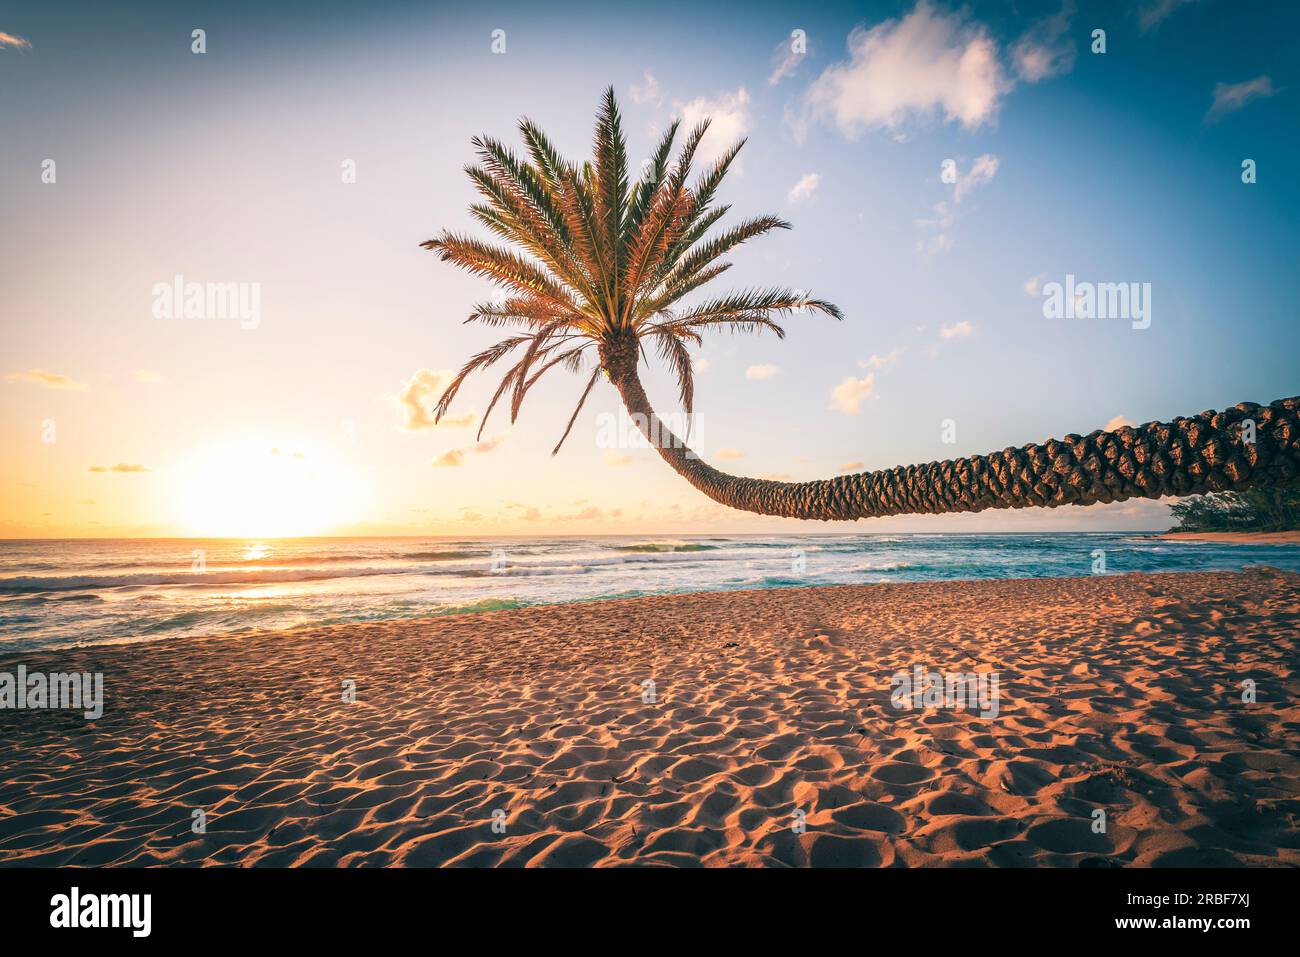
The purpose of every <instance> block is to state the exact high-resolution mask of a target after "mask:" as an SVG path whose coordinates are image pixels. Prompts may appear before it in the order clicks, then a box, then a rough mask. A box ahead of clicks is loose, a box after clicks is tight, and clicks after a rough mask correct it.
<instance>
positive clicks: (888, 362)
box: [858, 347, 903, 369]
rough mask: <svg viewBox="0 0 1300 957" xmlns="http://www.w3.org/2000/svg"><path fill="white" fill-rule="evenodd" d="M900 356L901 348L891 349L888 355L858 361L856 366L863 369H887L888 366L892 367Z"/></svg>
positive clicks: (873, 356)
mask: <svg viewBox="0 0 1300 957" xmlns="http://www.w3.org/2000/svg"><path fill="white" fill-rule="evenodd" d="M902 354H903V350H902V348H901V347H899V348H896V349H891V350H890V351H889V352H888V353H886V354H885V355H883V356H878V355H874V354H873V355H872V356H871V357H870V358H867V359H862V360H860V361H859V362H858V365H859V366H860V367H861V368H863V369H888V368H889V367H890V366H892V365H893V364H894V363H895V362H897V361H898V359H899V356H901V355H902Z"/></svg>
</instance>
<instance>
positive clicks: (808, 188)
mask: <svg viewBox="0 0 1300 957" xmlns="http://www.w3.org/2000/svg"><path fill="white" fill-rule="evenodd" d="M821 179H822V178H821V176H819V175H818V174H817V173H808V174H806V175H805V176H804V177H803V178H802V179H800V180H799V182H797V183H795V184H794V185H793V186H791V187H790V192H789V193H788V194H787V195H786V202H787V203H788V204H789V205H791V206H793V205H794V204H795V203H801V202H803V201H804V200H808V199H812V197H813V194H814V193H815V192H817V185H818V184H819V183H820V182H821Z"/></svg>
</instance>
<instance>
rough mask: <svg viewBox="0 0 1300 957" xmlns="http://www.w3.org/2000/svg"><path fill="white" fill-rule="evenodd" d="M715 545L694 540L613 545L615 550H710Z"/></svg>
mask: <svg viewBox="0 0 1300 957" xmlns="http://www.w3.org/2000/svg"><path fill="white" fill-rule="evenodd" d="M717 548H718V546H717V545H700V544H696V543H694V542H683V543H680V544H676V543H672V542H642V543H640V544H638V545H615V546H614V551H616V552H711V551H716V550H717Z"/></svg>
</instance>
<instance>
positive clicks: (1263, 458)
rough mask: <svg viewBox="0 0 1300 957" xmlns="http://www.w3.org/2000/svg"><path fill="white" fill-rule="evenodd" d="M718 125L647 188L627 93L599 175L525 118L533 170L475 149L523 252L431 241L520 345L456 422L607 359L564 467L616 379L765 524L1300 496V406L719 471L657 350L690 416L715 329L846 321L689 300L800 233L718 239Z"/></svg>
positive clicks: (808, 307)
mask: <svg viewBox="0 0 1300 957" xmlns="http://www.w3.org/2000/svg"><path fill="white" fill-rule="evenodd" d="M708 125H709V124H708V122H707V121H705V122H703V123H701V124H699V125H698V126H696V127H695V128H694V129H693V130H691V131H690V133H689V134H688V135H687V137H686V139H685V142H684V145H683V146H682V149H681V151H680V152H679V153H678V155H677V158H676V160H675V161H670V159H671V154H672V149H673V144H674V141H675V140H676V136H677V132H678V124H677V123H676V122H674V123H673V124H672V125H671V126H670V127H669V128H668V130H667V131H666V132H665V133H664V135H663V137H662V138H661V139H660V141H659V145H658V147H657V148H656V149H655V151H654V154H653V156H652V157H651V158H650V159H649V160H647V161H646V163H645V164H644V165H643V167H642V170H641V174H642V175H641V178H640V179H639V180H638V181H637V182H635V183H631V184H629V170H628V159H627V148H626V143H625V141H624V138H623V131H622V121H621V118H620V116H619V111H618V104H617V103H616V102H615V99H614V90H613V88H612V87H610V88H609V89H607V90H606V91H605V93H604V96H603V97H602V101H601V106H600V111H599V115H598V117H597V120H596V133H595V144H594V153H595V156H594V159H593V161H592V162H589V163H584V164H583V165H582V166H576V165H574V164H572V163H569V162H567V161H566V160H564V159H563V158H562V157H561V156H560V154H559V153H558V152H557V151H556V149H555V147H554V146H553V145H552V143H551V141H550V140H549V139H548V138H547V137H546V135H545V134H544V133H543V132H542V131H541V130H540V129H539V128H538V127H537V126H536V125H535V124H533V123H532V122H530V121H529V120H527V119H524V120H521V121H520V124H519V131H520V134H521V135H522V137H523V142H524V145H525V147H526V148H527V152H528V159H520V158H519V157H518V156H516V155H515V154H514V153H512V152H511V151H510V150H509V149H508V148H507V147H505V146H504V145H502V144H501V143H500V142H498V141H497V140H494V139H491V138H488V137H477V138H475V139H474V141H473V143H474V146H475V148H476V150H477V153H478V157H479V165H477V166H468V167H466V172H467V173H468V174H469V176H470V178H471V179H472V180H473V182H474V185H475V186H476V187H477V188H478V191H479V192H480V193H481V194H482V195H483V198H484V199H485V202H483V203H478V204H475V205H474V206H472V207H471V208H470V212H471V214H472V215H473V217H474V218H475V219H476V220H477V221H478V222H479V223H481V224H482V225H483V226H485V227H486V228H487V229H488V230H490V231H491V232H493V233H495V234H496V235H497V236H499V237H501V238H502V239H504V240H505V241H506V242H507V243H509V244H511V245H513V246H515V247H517V248H518V250H519V251H515V250H513V249H510V248H506V247H502V246H497V245H492V244H490V243H486V242H482V241H480V240H478V239H474V238H471V237H469V236H464V235H458V234H455V233H452V232H449V231H444V232H443V234H442V235H441V236H439V237H438V238H436V239H430V240H428V241H427V242H425V243H422V244H421V245H423V246H424V247H425V248H426V249H433V250H437V251H438V252H439V253H440V254H441V256H442V258H443V259H444V260H446V261H449V262H452V263H455V264H456V265H458V266H460V267H462V268H464V269H466V270H468V271H470V272H472V273H475V274H478V275H482V276H485V277H487V278H489V279H491V280H492V281H493V282H495V283H496V284H497V285H498V286H500V287H502V289H503V290H504V291H505V296H504V297H503V298H501V299H498V300H497V301H494V302H484V303H481V304H479V305H477V306H475V307H474V310H473V312H472V313H471V314H470V316H469V319H467V320H466V321H467V322H479V323H483V324H486V325H489V326H493V327H513V328H514V329H515V330H516V334H515V335H511V336H509V337H507V338H505V339H502V340H501V341H500V342H498V343H497V344H495V345H493V346H492V347H491V348H488V349H485V350H483V351H482V352H480V353H478V354H477V355H475V356H474V357H473V358H471V359H470V360H469V361H468V362H467V363H466V364H465V365H464V367H463V368H462V369H461V370H460V372H459V373H458V374H457V375H456V377H455V378H454V379H453V380H452V382H451V384H450V385H449V386H448V387H447V389H446V391H444V392H443V394H442V396H441V398H440V399H439V401H438V405H437V409H436V416H437V418H438V419H441V418H442V416H443V415H444V414H446V412H447V410H448V408H449V407H450V405H451V402H452V400H453V399H454V398H455V397H456V393H457V392H458V391H459V390H460V387H461V385H462V384H463V383H464V382H465V380H466V378H467V377H468V376H469V375H470V374H472V373H474V372H478V371H482V370H485V369H487V368H489V367H490V366H492V365H493V364H495V363H496V362H498V361H499V360H501V359H503V358H505V357H506V356H507V355H509V354H511V353H515V354H516V356H515V361H514V364H513V365H511V367H510V369H509V370H508V371H507V372H506V374H505V376H504V377H503V378H502V379H501V383H500V385H499V386H498V387H497V390H496V393H495V394H494V395H493V397H492V401H491V403H490V404H489V405H488V408H487V411H486V412H485V413H484V416H483V424H482V426H480V429H479V435H480V436H481V435H482V429H483V426H486V424H487V420H488V417H489V416H490V415H491V413H492V410H493V408H495V406H496V405H497V403H498V401H500V400H501V399H503V398H505V397H506V395H507V394H509V404H510V420H511V422H513V421H515V419H516V417H517V416H518V415H519V410H520V407H521V406H522V404H523V401H524V399H525V397H526V396H527V395H528V392H529V390H530V389H531V388H532V387H533V386H534V385H535V384H536V383H537V381H538V380H539V379H540V378H541V377H542V376H543V375H545V374H546V373H547V372H549V371H550V370H551V369H554V368H556V367H557V366H559V367H562V368H564V369H567V370H569V371H572V372H578V371H580V370H584V366H585V362H586V360H587V359H588V358H589V357H591V352H592V350H594V352H595V356H594V358H595V359H596V363H595V366H594V368H593V369H592V370H591V372H590V375H589V376H587V379H586V383H585V385H584V386H583V389H582V392H581V394H580V397H579V399H578V404H577V407H576V408H575V409H574V411H573V415H572V416H570V418H569V421H568V424H567V425H566V426H565V429H564V432H563V433H562V434H561V436H560V441H559V443H558V444H557V445H556V446H555V449H554V451H553V452H552V454H555V453H556V452H559V450H560V446H561V445H563V444H564V440H565V439H566V438H567V437H568V435H569V432H570V431H571V430H572V429H573V424H574V422H575V421H576V419H577V417H578V413H579V412H580V411H581V410H582V406H583V404H584V403H585V402H586V400H587V396H588V395H590V394H591V390H592V389H593V388H594V387H595V385H596V383H597V382H598V381H599V379H600V377H601V375H602V374H603V375H605V376H606V377H607V378H608V379H609V381H610V382H611V383H613V385H614V387H615V388H616V389H617V390H618V392H619V395H620V396H621V397H622V399H623V404H624V405H625V406H626V407H627V411H628V412H629V413H631V416H632V420H633V421H634V422H636V423H637V426H638V428H640V430H641V431H642V433H643V434H644V435H645V436H646V438H647V439H649V440H650V441H651V443H652V444H653V445H654V447H655V448H656V449H657V450H658V452H659V454H660V455H661V456H662V457H663V459H664V460H665V461H666V462H667V463H668V464H669V465H671V466H672V467H673V468H674V469H675V470H676V471H677V472H678V473H679V474H680V475H682V477H683V478H685V479H686V480H687V481H688V482H690V483H691V484H692V485H694V486H695V487H696V488H697V489H699V490H700V491H701V492H703V493H704V494H705V495H707V496H709V497H710V498H712V499H714V500H715V501H717V502H720V503H722V504H724V505H729V506H731V507H733V508H738V509H743V510H745V511H750V512H758V513H761V514H765V515H782V516H787V517H791V518H815V519H826V520H830V519H856V518H865V517H872V516H882V515H899V514H905V513H915V512H955V511H974V512H977V511H981V510H983V509H986V508H1025V507H1028V506H1033V505H1037V506H1049V507H1051V506H1057V505H1067V504H1075V505H1088V504H1092V503H1094V502H1116V501H1122V500H1124V499H1128V498H1134V497H1144V498H1159V497H1161V496H1164V495H1189V494H1193V493H1199V492H1207V491H1226V490H1231V489H1242V488H1246V487H1249V486H1257V485H1258V486H1271V485H1282V484H1287V483H1289V482H1292V481H1294V480H1295V479H1296V478H1297V476H1300V397H1295V398H1290V399H1281V400H1278V401H1276V402H1274V403H1272V404H1271V405H1269V406H1264V407H1261V406H1257V405H1254V404H1252V403H1242V404H1240V405H1238V406H1235V407H1234V408H1231V409H1227V410H1225V411H1223V412H1217V413H1216V412H1202V413H1200V414H1199V415H1196V416H1193V417H1191V418H1179V419H1175V420H1174V421H1173V422H1169V423H1158V422H1151V423H1147V424H1146V425H1142V426H1138V427H1123V428H1119V429H1116V430H1114V431H1101V430H1098V431H1096V432H1093V433H1091V434H1089V435H1087V436H1078V435H1067V436H1065V438H1064V439H1062V440H1060V441H1057V440H1055V439H1051V440H1048V441H1047V442H1045V443H1043V444H1042V445H1037V444H1031V445H1026V446H1023V447H1021V448H1008V449H1005V450H1003V451H1001V452H994V453H991V454H989V455H976V456H972V457H970V458H962V459H956V460H951V461H946V462H932V463H929V464H926V465H911V466H907V467H900V468H893V469H888V470H882V471H878V472H862V473H858V474H856V475H844V476H840V477H838V478H834V479H825V480H820V481H811V482H775V481H768V480H764V479H753V478H744V477H740V476H735V475H728V474H727V473H725V472H721V471H719V470H718V469H715V468H712V467H711V466H709V465H707V464H705V463H704V462H703V461H701V460H700V459H699V457H698V456H697V455H695V454H694V453H693V452H692V451H691V449H690V448H689V447H688V446H687V445H686V444H685V442H684V441H682V439H681V438H679V437H678V436H677V435H675V434H674V433H673V432H672V431H671V430H670V429H669V428H668V427H667V426H666V425H665V424H664V423H663V421H662V420H661V419H660V418H659V416H657V415H656V414H655V410H654V408H653V407H652V406H651V404H650V400H649V399H648V398H647V397H646V393H645V390H644V389H643V388H642V386H641V381H640V378H639V376H638V372H637V369H638V364H639V362H640V361H641V360H642V359H647V361H648V357H647V355H646V350H645V345H646V343H647V342H649V343H651V344H652V345H653V346H654V347H655V350H656V351H657V353H658V355H659V357H660V358H661V359H662V360H663V361H665V362H666V363H667V364H668V365H669V366H670V367H671V369H672V371H673V372H674V373H675V375H676V379H677V386H678V392H679V398H680V400H681V403H682V405H683V407H684V408H685V411H686V412H687V414H688V415H689V414H690V413H692V412H693V411H694V394H695V386H694V375H693V368H692V358H691V352H690V349H689V346H691V345H699V344H700V343H701V342H702V341H703V336H704V334H705V333H710V332H717V331H727V332H744V333H750V332H752V333H760V332H763V331H765V330H766V331H770V332H772V333H774V334H775V335H776V336H778V337H780V338H784V335H785V331H784V329H782V327H781V326H780V325H779V324H778V322H777V319H780V318H782V317H784V316H786V315H789V314H791V313H794V312H798V311H814V312H821V313H824V314H826V315H829V316H833V317H834V318H836V319H840V318H842V316H841V313H840V310H839V309H838V308H837V307H836V306H835V305H833V304H832V303H830V302H827V301H826V300H823V299H815V298H812V297H810V296H807V295H805V294H803V293H801V292H799V291H797V290H791V289H781V288H773V289H750V290H744V291H741V292H733V293H729V294H727V295H723V296H718V297H716V298H711V299H707V300H705V301H703V302H700V303H698V304H697V305H693V306H685V305H682V302H683V300H684V299H685V298H686V297H687V296H688V295H690V294H691V293H693V292H695V291H696V290H698V289H700V288H701V287H703V286H704V285H705V284H706V283H708V282H710V281H711V280H713V279H715V278H717V277H718V276H719V275H721V274H722V273H723V272H725V271H726V270H727V269H728V268H729V266H730V263H728V262H726V261H724V259H723V257H725V256H726V255H727V254H729V253H730V252H731V251H732V250H734V249H735V248H736V247H738V246H739V245H741V244H742V243H744V242H746V241H747V240H750V239H753V238H755V237H757V236H762V235H764V234H766V233H769V232H771V231H773V230H776V229H788V228H790V224H789V223H787V222H785V221H784V220H781V219H778V218H777V217H775V216H759V217H757V218H754V219H749V220H745V221H743V222H741V223H739V224H738V225H734V226H732V227H730V228H728V229H725V230H723V231H721V232H717V233H715V234H713V235H711V236H710V235H709V234H710V230H712V228H713V227H714V226H715V225H717V224H718V223H719V222H720V221H721V220H722V218H723V217H724V216H725V215H726V213H727V211H728V209H729V207H728V206H726V205H717V204H715V198H716V195H717V191H718V187H719V185H720V184H721V182H722V180H723V177H724V176H725V175H726V173H727V170H728V169H730V167H731V164H732V162H733V161H734V160H735V158H736V154H737V153H738V152H739V151H740V148H741V147H742V146H743V145H744V141H743V140H742V141H741V142H739V143H737V144H736V145H735V146H733V147H732V148H731V149H729V150H727V152H726V153H724V154H723V155H722V157H721V158H720V159H718V160H717V162H715V163H713V164H712V165H711V166H710V167H709V168H707V169H706V170H704V172H703V173H702V174H701V175H700V176H699V177H698V179H696V181H695V182H694V183H693V184H688V182H687V181H688V179H689V178H690V172H691V163H692V161H693V159H694V157H695V153H696V151H697V150H698V148H699V145H700V140H701V139H702V138H703V136H704V134H705V131H706V130H707V129H708ZM1247 420H1251V421H1252V422H1253V426H1250V425H1247Z"/></svg>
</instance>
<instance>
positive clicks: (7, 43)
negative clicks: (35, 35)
mask: <svg viewBox="0 0 1300 957" xmlns="http://www.w3.org/2000/svg"><path fill="white" fill-rule="evenodd" d="M5 47H9V48H10V49H12V50H30V49H31V48H32V41H31V40H28V39H27V38H26V37H20V36H18V35H16V34H13V33H5V32H4V31H3V30H0V50H3V49H4V48H5Z"/></svg>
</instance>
